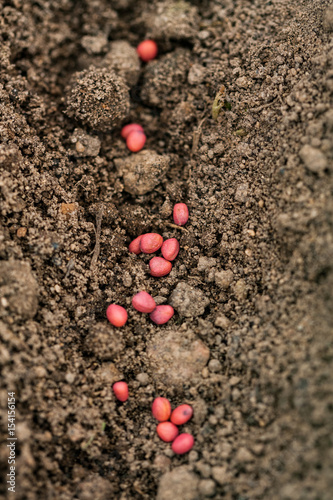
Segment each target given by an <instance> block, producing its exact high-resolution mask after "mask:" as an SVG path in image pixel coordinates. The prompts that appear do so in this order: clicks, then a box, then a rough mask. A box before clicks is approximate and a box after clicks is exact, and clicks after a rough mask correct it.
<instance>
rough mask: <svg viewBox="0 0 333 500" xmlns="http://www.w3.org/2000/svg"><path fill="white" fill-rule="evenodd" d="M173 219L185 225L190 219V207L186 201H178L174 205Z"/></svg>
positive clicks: (179, 224) (180, 224)
mask: <svg viewBox="0 0 333 500" xmlns="http://www.w3.org/2000/svg"><path fill="white" fill-rule="evenodd" d="M173 220H174V222H175V224H177V225H178V226H184V225H185V224H186V222H187V221H188V208H187V205H185V203H176V205H175V206H174V207H173Z"/></svg>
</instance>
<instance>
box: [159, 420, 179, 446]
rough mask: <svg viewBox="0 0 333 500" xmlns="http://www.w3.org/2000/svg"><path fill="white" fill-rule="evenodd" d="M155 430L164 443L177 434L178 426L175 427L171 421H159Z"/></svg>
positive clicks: (171, 439)
mask: <svg viewBox="0 0 333 500" xmlns="http://www.w3.org/2000/svg"><path fill="white" fill-rule="evenodd" d="M156 432H157V434H158V437H159V438H161V439H162V441H165V442H166V443H170V442H171V441H173V440H174V439H175V438H176V437H177V436H178V434H179V430H178V427H176V426H175V425H174V424H172V423H171V422H161V423H160V424H158V426H157V427H156Z"/></svg>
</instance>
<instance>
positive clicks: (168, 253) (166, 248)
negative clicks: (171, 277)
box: [161, 238, 179, 261]
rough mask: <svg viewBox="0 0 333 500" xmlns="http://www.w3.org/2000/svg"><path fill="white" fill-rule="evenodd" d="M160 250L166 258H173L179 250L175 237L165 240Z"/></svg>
mask: <svg viewBox="0 0 333 500" xmlns="http://www.w3.org/2000/svg"><path fill="white" fill-rule="evenodd" d="M161 252H162V255H163V257H164V258H165V259H166V260H170V261H172V260H175V258H176V257H177V255H178V252H179V243H178V241H177V240H176V238H170V239H169V240H165V241H164V243H163V245H162V248H161Z"/></svg>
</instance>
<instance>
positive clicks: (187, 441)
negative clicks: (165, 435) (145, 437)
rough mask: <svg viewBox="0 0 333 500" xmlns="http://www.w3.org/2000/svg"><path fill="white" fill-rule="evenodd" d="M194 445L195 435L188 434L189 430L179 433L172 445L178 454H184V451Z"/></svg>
mask: <svg viewBox="0 0 333 500" xmlns="http://www.w3.org/2000/svg"><path fill="white" fill-rule="evenodd" d="M193 445H194V438H193V436H191V434H187V432H184V433H183V434H179V436H177V437H176V439H175V440H174V442H173V443H172V445H171V448H172V451H173V452H174V453H176V454H177V455H183V454H184V453H187V452H188V451H190V450H191V449H192V448H193Z"/></svg>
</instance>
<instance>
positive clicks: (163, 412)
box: [106, 40, 194, 455]
mask: <svg viewBox="0 0 333 500" xmlns="http://www.w3.org/2000/svg"><path fill="white" fill-rule="evenodd" d="M137 53H138V55H139V57H140V58H141V60H142V61H144V62H148V61H151V60H152V59H154V58H155V57H156V56H157V53H158V47H157V44H156V42H154V41H153V40H144V41H143V42H141V43H140V44H139V45H138V47H137ZM121 137H122V138H123V139H124V140H125V141H126V146H127V148H128V149H129V150H130V151H132V152H133V153H136V152H138V151H141V149H142V148H143V147H144V145H145V143H146V135H145V133H144V129H143V127H142V126H141V125H139V124H138V123H129V124H128V125H125V126H124V127H123V128H122V130H121ZM188 218H189V212H188V207H187V205H186V204H185V203H176V205H175V206H174V209H173V220H174V223H175V224H177V225H178V226H184V225H185V224H186V223H187V221H188ZM179 248H180V247H179V242H178V240H177V239H176V238H169V239H167V240H165V241H163V237H162V236H161V235H160V234H157V233H146V234H142V235H140V236H138V237H137V238H135V239H134V240H133V241H132V242H131V243H130V245H129V247H128V249H129V251H130V253H134V254H135V255H139V254H140V253H145V254H152V253H155V252H157V251H158V250H161V253H162V256H163V257H158V256H155V257H153V258H152V259H151V260H150V261H149V269H150V274H151V276H154V277H162V276H166V275H167V274H169V273H170V271H171V269H172V264H171V262H172V261H174V260H175V258H176V257H177V255H178V253H179ZM132 306H133V308H134V309H136V310H137V311H139V312H141V313H144V314H149V317H150V319H151V320H152V321H153V322H154V323H155V324H157V325H163V324H165V323H167V322H168V321H169V320H170V319H171V318H172V316H173V315H174V309H173V307H172V306H170V305H159V306H157V305H156V303H155V300H154V299H153V297H152V296H151V295H150V294H149V293H147V292H146V291H144V290H142V291H141V292H138V293H137V294H136V295H134V297H133V298H132ZM106 316H107V319H108V320H109V321H110V323H111V324H112V325H113V326H116V327H122V326H124V325H125V323H126V322H127V318H128V314H127V311H126V309H125V308H124V307H122V306H120V305H118V304H110V305H109V306H108V308H107V310H106ZM112 388H113V392H114V395H115V397H116V398H117V399H118V400H119V401H121V402H123V403H124V402H125V401H127V399H128V397H129V391H128V385H127V383H126V382H124V381H119V382H116V383H115V384H113V387H112ZM152 414H153V416H154V417H155V418H156V420H158V422H159V423H158V425H157V427H156V432H157V434H158V436H159V438H160V439H162V441H165V442H167V443H170V442H172V445H171V448H172V450H173V452H174V453H176V454H178V455H183V454H184V453H187V452H188V451H190V450H191V449H192V447H193V445H194V438H193V436H192V435H191V434H188V433H186V432H184V433H182V434H179V429H178V426H180V425H183V424H185V423H186V422H188V421H189V420H190V418H191V417H192V415H193V408H192V407H191V406H190V405H188V404H182V405H180V406H178V407H177V408H175V409H174V410H173V411H172V410H171V404H170V402H169V400H168V399H166V398H163V397H158V398H156V399H155V400H154V402H153V405H152Z"/></svg>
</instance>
